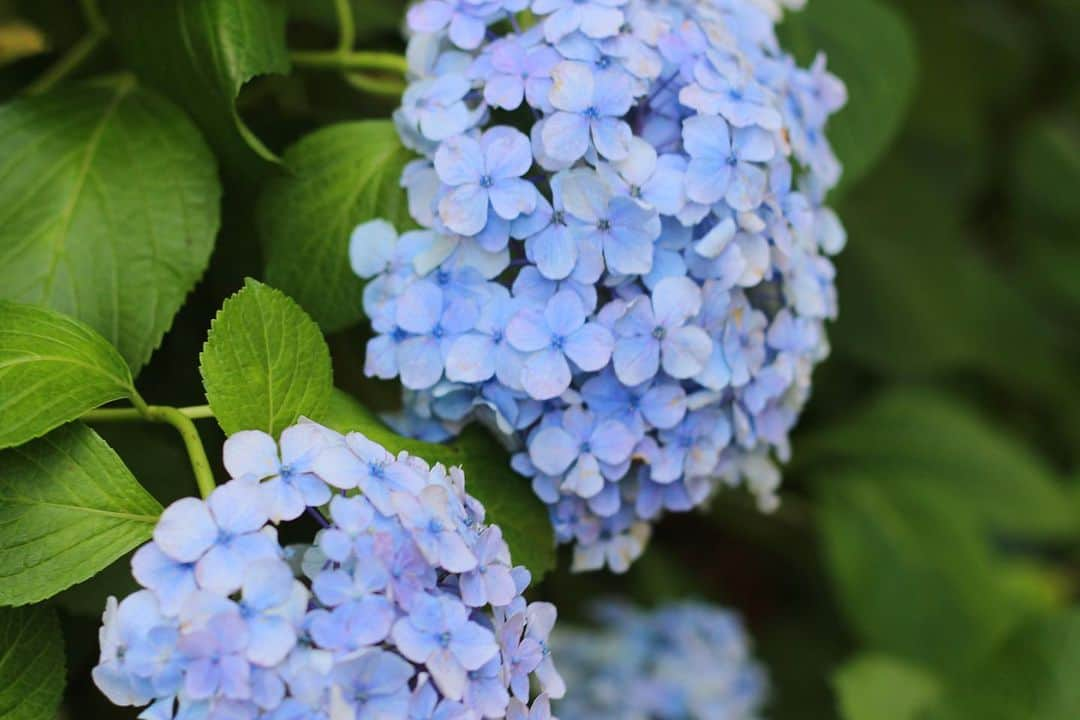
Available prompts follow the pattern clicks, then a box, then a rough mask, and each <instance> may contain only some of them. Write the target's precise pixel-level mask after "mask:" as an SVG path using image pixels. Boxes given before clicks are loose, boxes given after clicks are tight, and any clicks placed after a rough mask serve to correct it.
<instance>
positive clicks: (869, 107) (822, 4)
mask: <svg viewBox="0 0 1080 720" xmlns="http://www.w3.org/2000/svg"><path fill="white" fill-rule="evenodd" d="M780 35H781V39H782V40H783V44H784V47H785V48H786V49H787V50H789V51H790V52H792V53H794V54H795V56H796V57H797V58H798V59H799V60H800V61H801V62H802V63H808V62H810V61H812V60H813V58H814V56H815V55H816V54H817V53H818V52H819V51H823V52H825V54H826V55H827V56H828V63H829V70H830V71H831V72H833V73H834V74H835V75H837V76H838V77H840V78H841V79H842V80H843V81H844V83H845V84H846V85H847V88H848V95H849V102H848V106H847V107H846V108H845V109H843V110H841V111H840V113H839V114H838V115H837V116H836V117H835V118H833V119H832V120H830V122H829V127H828V135H829V139H830V140H831V141H832V144H833V149H834V150H835V151H836V154H837V156H838V157H839V158H840V161H841V162H842V163H843V165H844V177H843V179H842V180H841V185H842V186H845V187H846V186H848V185H851V184H853V183H855V182H857V181H858V180H859V179H860V178H861V177H862V176H863V175H864V174H866V172H867V171H868V170H869V169H870V168H871V167H873V165H874V163H876V162H877V161H878V159H879V158H880V157H881V156H882V154H883V153H884V152H885V151H886V150H887V149H888V148H889V146H890V145H891V144H892V141H893V139H894V138H895V137H896V134H897V133H898V132H899V131H900V128H901V127H902V126H903V124H904V120H905V118H906V117H907V111H908V107H909V105H910V104H911V99H912V96H913V94H914V90H915V83H916V74H917V57H916V52H915V41H914V39H913V38H912V36H911V32H910V29H909V28H908V25H907V22H906V21H905V20H904V18H903V17H902V16H901V15H899V14H898V13H896V12H895V11H894V10H892V9H891V8H890V7H889V6H888V5H886V4H884V3H882V2H880V1H879V0H813V1H812V2H810V3H808V4H807V6H806V9H805V10H803V11H801V12H792V13H788V14H787V15H786V16H785V20H784V23H783V25H781V26H780Z"/></svg>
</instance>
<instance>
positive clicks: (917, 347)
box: [831, 143, 1080, 406]
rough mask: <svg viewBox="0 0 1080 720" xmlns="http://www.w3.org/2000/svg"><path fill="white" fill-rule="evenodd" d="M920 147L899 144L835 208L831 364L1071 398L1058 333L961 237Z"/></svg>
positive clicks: (954, 210)
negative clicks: (955, 376)
mask: <svg viewBox="0 0 1080 720" xmlns="http://www.w3.org/2000/svg"><path fill="white" fill-rule="evenodd" d="M920 147H921V146H920V145H917V144H915V145H913V146H912V147H911V148H909V147H908V145H907V144H906V143H905V145H904V147H903V149H902V152H896V153H892V154H891V155H890V157H889V159H888V160H887V161H886V162H885V163H883V164H882V165H881V166H880V167H879V169H878V171H876V172H875V174H874V177H873V178H872V179H870V180H868V181H867V182H865V183H863V184H861V185H860V186H859V187H858V188H855V189H853V191H852V192H851V193H850V194H848V195H847V196H846V197H845V198H844V201H843V203H842V206H841V208H840V214H841V217H843V218H844V222H845V223H846V225H847V229H848V233H849V237H851V238H852V241H851V242H850V243H849V244H848V247H847V248H846V249H845V250H844V252H843V254H842V255H841V256H840V257H839V258H838V259H837V270H838V272H837V288H838V292H839V296H840V298H841V306H842V310H841V312H840V318H839V320H838V322H837V324H836V326H835V328H834V330H833V332H832V333H831V339H832V340H833V341H834V347H835V348H836V351H837V353H838V354H843V355H846V356H848V357H850V358H852V359H854V360H856V361H857V362H859V363H860V364H862V365H865V366H866V367H868V368H871V369H873V370H875V371H876V372H878V373H881V374H885V375H888V376H894V377H906V378H910V377H927V376H938V375H943V374H946V373H955V372H957V371H968V372H972V373H976V374H978V375H979V376H981V377H983V378H988V379H991V380H994V381H996V382H997V383H999V384H1000V385H1001V386H1002V387H1003V388H1006V389H1008V390H1010V391H1012V392H1017V393H1023V394H1031V395H1033V396H1035V397H1036V398H1039V399H1043V400H1046V401H1047V402H1048V403H1050V404H1051V405H1052V406H1060V405H1061V403H1062V399H1063V398H1066V397H1068V396H1070V395H1072V396H1074V397H1075V396H1076V394H1077V393H1078V391H1080V383H1078V382H1077V376H1076V372H1075V367H1074V366H1073V365H1072V364H1071V363H1070V362H1069V361H1068V359H1067V357H1066V356H1065V353H1064V349H1063V347H1062V339H1061V336H1060V333H1059V332H1058V331H1057V329H1056V328H1055V327H1054V326H1053V324H1052V323H1051V322H1050V320H1049V319H1048V315H1047V313H1046V311H1045V310H1044V309H1043V308H1040V307H1037V306H1036V305H1035V304H1034V303H1032V302H1031V300H1030V299H1029V298H1027V297H1025V296H1024V295H1023V294H1021V293H1020V292H1018V291H1017V289H1016V288H1014V287H1012V286H1011V285H1010V283H1009V281H1008V278H1007V277H1005V276H1004V274H1003V273H1001V272H1000V271H999V270H998V269H997V268H995V267H993V266H992V265H991V264H990V263H989V262H988V260H987V256H986V253H985V252H982V251H980V250H979V249H978V248H977V245H976V243H975V242H974V241H973V240H972V238H969V237H968V235H967V232H968V231H967V230H966V228H965V225H964V218H963V216H962V213H963V207H961V206H959V205H957V204H956V202H955V201H954V200H953V199H952V197H951V196H950V194H949V188H948V187H947V184H943V183H942V182H941V180H940V179H939V178H938V177H937V176H936V173H937V169H936V168H937V165H936V164H935V162H933V158H930V161H929V162H927V161H926V159H925V158H922V157H921V156H920V154H919V152H918V148H920ZM844 298H848V299H849V300H850V299H855V301H852V302H845V301H844ZM1021 369H1022V370H1021Z"/></svg>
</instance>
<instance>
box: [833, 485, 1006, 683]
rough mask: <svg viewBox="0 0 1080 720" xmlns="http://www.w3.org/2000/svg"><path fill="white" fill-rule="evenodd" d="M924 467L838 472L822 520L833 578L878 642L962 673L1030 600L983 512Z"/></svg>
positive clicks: (848, 610) (850, 610)
mask: <svg viewBox="0 0 1080 720" xmlns="http://www.w3.org/2000/svg"><path fill="white" fill-rule="evenodd" d="M926 486H927V483H926V482H925V480H924V479H923V478H921V477H919V476H918V474H917V473H916V472H915V471H897V470H893V469H885V470H877V471H874V472H871V471H869V470H859V471H846V472H839V473H836V472H834V473H830V474H829V475H828V476H827V477H825V478H823V479H822V481H821V482H819V483H818V488H819V491H820V494H821V506H820V510H819V512H818V523H819V527H820V532H821V536H822V541H823V547H824V551H825V559H826V565H827V568H828V570H829V574H830V575H831V577H832V584H833V587H834V590H835V592H836V594H837V596H838V599H839V601H840V604H841V606H842V607H843V608H844V610H845V614H846V616H847V618H848V620H849V622H850V623H851V625H852V626H853V628H854V629H855V631H856V633H857V635H858V636H859V637H860V638H861V639H862V640H863V642H864V643H866V644H867V645H868V646H869V647H870V648H872V649H874V650H877V651H881V652H884V653H887V654H890V655H895V656H897V657H898V658H901V659H905V660H909V661H912V662H915V663H920V664H923V665H925V666H926V667H928V668H931V669H934V670H936V671H938V672H940V673H943V674H947V673H956V672H957V671H958V670H961V669H963V668H965V667H970V666H972V665H973V664H974V663H976V662H977V661H978V660H980V659H981V658H983V657H985V656H986V655H987V653H988V652H989V651H990V649H991V648H992V647H993V646H994V645H995V643H996V642H997V641H999V640H1000V639H1001V638H1002V637H1003V636H1004V635H1005V634H1006V633H1007V632H1008V631H1009V630H1010V629H1011V628H1012V627H1014V626H1015V625H1016V623H1017V622H1019V621H1020V620H1021V619H1022V618H1023V617H1024V615H1025V614H1026V612H1027V611H1028V608H1027V607H1026V606H1025V605H1024V604H1023V603H1021V602H1020V601H1019V600H1018V598H1017V597H1016V595H1015V593H1014V592H1013V591H1012V589H1011V588H1009V587H1008V586H1007V585H1006V584H1005V583H1004V582H1003V581H1002V579H1001V578H1000V576H999V574H998V572H997V567H996V565H995V563H994V562H993V559H992V557H991V556H990V551H989V548H988V547H987V545H986V543H985V542H984V541H983V540H982V537H981V534H980V532H979V531H978V528H977V527H976V526H975V523H974V521H973V520H972V519H971V518H969V517H965V516H964V515H959V516H958V515H957V514H956V513H955V512H954V511H953V508H952V506H951V505H948V504H943V503H941V502H939V501H938V499H937V498H936V497H935V496H934V495H933V494H930V493H927V492H926Z"/></svg>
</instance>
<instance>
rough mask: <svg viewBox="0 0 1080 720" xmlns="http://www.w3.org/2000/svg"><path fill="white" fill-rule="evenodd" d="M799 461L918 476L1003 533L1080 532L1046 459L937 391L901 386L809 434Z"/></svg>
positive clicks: (1079, 520) (1078, 518)
mask: <svg viewBox="0 0 1080 720" xmlns="http://www.w3.org/2000/svg"><path fill="white" fill-rule="evenodd" d="M798 461H799V462H800V463H809V464H811V465H813V464H816V463H823V462H829V461H832V462H837V461H839V462H841V463H843V465H844V467H853V466H854V467H858V468H861V469H863V470H866V471H868V472H879V471H888V472H891V471H900V472H905V471H909V472H913V473H915V474H917V475H918V477H922V478H925V481H926V488H925V491H926V492H928V493H932V494H934V495H935V496H936V497H938V498H939V500H940V501H941V502H943V503H947V504H948V505H949V507H951V508H953V510H954V511H955V512H956V513H957V514H964V515H970V516H972V517H974V518H977V519H978V520H979V521H980V522H981V523H984V524H985V525H986V527H988V528H990V529H992V530H995V531H1000V532H1011V533H1016V534H1023V535H1025V536H1030V537H1069V536H1071V535H1073V534H1075V533H1076V532H1077V530H1078V528H1080V512H1077V510H1076V509H1075V508H1074V507H1073V506H1072V504H1071V503H1070V502H1069V499H1068V493H1067V492H1066V490H1065V486H1064V483H1063V482H1062V480H1061V478H1059V477H1057V475H1056V474H1055V473H1054V471H1053V470H1052V469H1051V468H1050V467H1048V466H1047V465H1046V464H1045V463H1044V462H1043V460H1042V459H1041V458H1040V457H1039V456H1038V455H1036V454H1035V453H1034V452H1033V451H1032V450H1031V449H1030V448H1028V447H1025V446H1024V445H1023V444H1022V443H1021V442H1019V441H1018V440H1017V439H1015V438H1013V437H1011V436H1010V435H1009V434H1008V433H1006V432H1003V431H1002V430H1000V429H998V428H996V427H994V426H993V425H991V424H989V423H988V422H987V421H986V420H984V419H983V418H982V417H981V416H980V415H979V414H978V413H977V412H975V411H974V410H972V409H971V408H970V407H968V406H966V405H965V404H964V403H961V402H959V401H956V400H953V399H952V398H950V397H948V396H947V395H943V394H941V393H939V392H935V391H933V390H928V389H919V388H910V387H908V388H905V387H899V388H897V389H894V390H891V391H889V392H887V393H885V394H883V395H881V396H879V397H877V398H875V399H874V401H873V402H872V403H871V404H870V405H869V406H868V407H867V408H865V409H864V410H862V411H861V412H857V413H854V414H852V415H851V416H850V417H849V418H848V419H846V420H844V421H842V422H840V423H837V424H834V425H832V426H829V427H827V428H825V429H822V430H821V431H819V432H817V433H815V434H812V435H811V436H810V437H808V438H807V439H806V440H805V442H804V443H803V444H802V445H801V446H800V448H799V457H798ZM913 476H914V475H913Z"/></svg>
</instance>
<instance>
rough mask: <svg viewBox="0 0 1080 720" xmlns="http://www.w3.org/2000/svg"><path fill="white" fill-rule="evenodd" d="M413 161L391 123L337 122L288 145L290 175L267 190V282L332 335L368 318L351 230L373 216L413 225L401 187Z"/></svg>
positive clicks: (262, 221)
mask: <svg viewBox="0 0 1080 720" xmlns="http://www.w3.org/2000/svg"><path fill="white" fill-rule="evenodd" d="M412 157H413V155H412V153H410V152H409V151H408V150H406V149H405V148H404V147H403V146H402V145H401V142H400V141H399V140H398V136H397V131H396V130H395V129H394V125H393V123H391V122H389V121H383V120H380V121H374V120H372V121H364V122H355V123H348V124H343V125H334V126H331V127H328V128H324V129H322V130H319V131H318V132H315V133H312V134H311V135H308V136H307V137H305V138H304V139H302V140H301V141H300V142H299V143H297V144H296V145H294V146H293V147H291V148H289V149H288V150H287V151H286V152H285V165H286V166H287V168H288V170H289V173H288V174H287V175H283V176H281V177H276V178H272V179H271V180H270V181H269V182H268V183H267V185H266V187H265V189H264V190H263V193H262V196H261V198H260V199H259V205H258V210H257V216H258V223H259V233H260V236H261V239H262V243H263V247H264V252H265V255H266V279H267V282H269V283H270V284H272V285H274V286H275V287H279V288H281V289H282V290H283V291H284V292H286V293H288V294H289V295H290V296H292V297H293V298H295V299H296V301H297V302H298V303H300V304H301V305H302V306H303V307H304V309H305V310H307V311H308V312H309V313H311V315H312V317H314V318H315V319H316V320H317V321H318V322H319V324H320V325H321V326H322V327H323V329H324V330H326V331H327V332H333V331H335V330H340V329H342V328H344V327H348V326H349V325H352V324H354V323H356V322H359V321H360V319H361V318H362V317H363V311H362V308H361V298H362V295H361V292H362V289H363V282H362V281H361V280H360V278H358V277H357V276H356V275H355V274H354V273H353V271H352V269H351V268H350V266H349V236H350V234H351V233H352V230H353V228H355V227H356V226H357V225H358V224H359V223H361V222H364V221H367V220H371V219H373V218H384V219H386V220H388V221H390V222H391V223H392V224H395V225H396V226H397V228H398V230H399V231H401V230H405V229H407V228H408V227H410V223H411V220H410V219H409V215H408V211H407V204H406V199H405V192H404V190H403V189H402V188H401V186H400V182H401V172H402V169H403V168H404V167H405V164H406V163H408V162H409V160H411V159H412Z"/></svg>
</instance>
